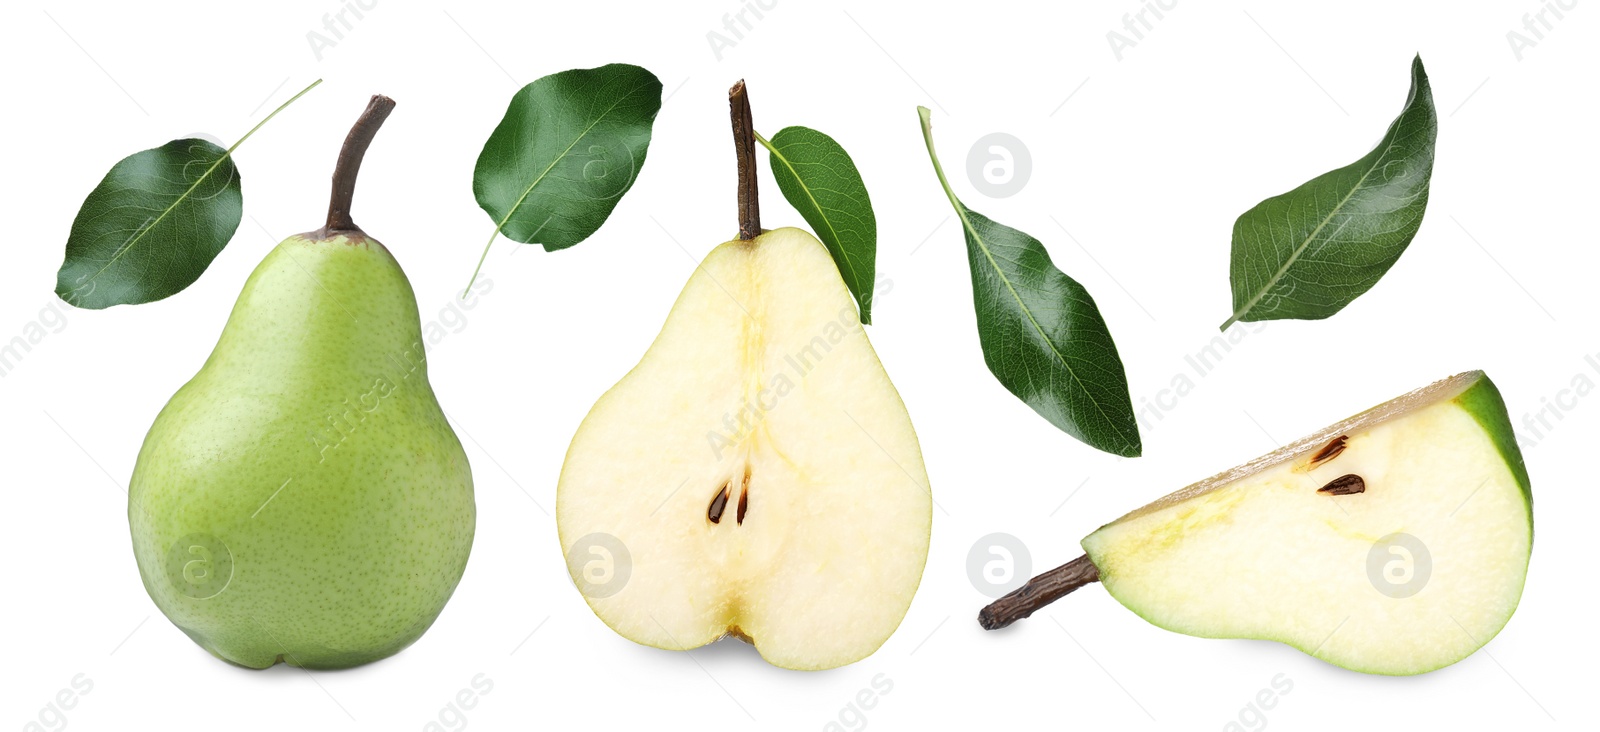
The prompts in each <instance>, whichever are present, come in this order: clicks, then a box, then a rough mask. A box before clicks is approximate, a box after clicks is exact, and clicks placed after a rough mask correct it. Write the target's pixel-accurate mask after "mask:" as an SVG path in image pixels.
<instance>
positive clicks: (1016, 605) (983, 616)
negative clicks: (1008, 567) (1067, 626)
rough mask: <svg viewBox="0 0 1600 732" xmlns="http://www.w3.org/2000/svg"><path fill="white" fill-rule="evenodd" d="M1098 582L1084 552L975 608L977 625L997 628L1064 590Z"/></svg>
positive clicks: (1094, 567)
mask: <svg viewBox="0 0 1600 732" xmlns="http://www.w3.org/2000/svg"><path fill="white" fill-rule="evenodd" d="M1099 581H1100V569H1099V568H1098V567H1096V566H1094V562H1091V561H1089V555H1087V554H1085V555H1083V556H1081V557H1078V558H1077V559H1074V560H1072V561H1070V562H1067V563H1066V564H1063V565H1061V566H1059V567H1056V568H1055V569H1052V570H1050V571H1048V572H1045V573H1044V574H1041V575H1039V576H1038V577H1034V578H1033V579H1031V580H1028V582H1027V584H1024V585H1023V586H1021V587H1018V588H1017V589H1015V590H1012V591H1011V592H1010V593H1009V594H1007V595H1006V596H1005V597H1002V598H1000V599H998V600H995V601H994V602H992V603H989V605H988V607H985V608H984V609H982V610H980V611H978V624H979V625H982V626H983V629H984V630H999V629H1000V628H1004V627H1006V626H1007V625H1010V624H1012V623H1015V622H1017V621H1018V620H1021V619H1023V618H1026V617H1028V616H1029V615H1032V614H1033V611H1035V610H1038V609H1039V608H1042V607H1044V606H1045V605H1049V604H1050V603H1052V602H1055V601H1056V600H1059V599H1061V598H1062V597H1063V596H1065V595H1066V594H1067V593H1069V592H1072V591H1073V590H1076V589H1078V588H1079V587H1082V586H1084V585H1086V584H1089V583H1091V582H1099Z"/></svg>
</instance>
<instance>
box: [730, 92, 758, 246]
mask: <svg viewBox="0 0 1600 732" xmlns="http://www.w3.org/2000/svg"><path fill="white" fill-rule="evenodd" d="M728 115H729V117H730V118H731V119H732V121H733V149H734V153H735V155H736V157H737V159H738V164H739V238H740V239H742V240H744V241H750V240H751V239H754V238H756V237H757V236H760V235H761V201H760V194H759V191H757V189H756V183H757V180H756V139H755V138H756V131H755V123H754V121H753V120H752V119H751V115H750V92H749V91H748V90H747V89H745V85H744V79H740V80H739V81H738V83H735V84H734V85H733V88H731V89H729V90H728Z"/></svg>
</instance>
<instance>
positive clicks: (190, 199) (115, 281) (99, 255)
mask: <svg viewBox="0 0 1600 732" xmlns="http://www.w3.org/2000/svg"><path fill="white" fill-rule="evenodd" d="M243 216H244V198H243V194H242V193H241V192H240V190H239V171H238V170H237V169H236V168H234V166H233V160H232V158H231V157H230V156H229V155H228V151H227V150H224V149H222V148H220V147H218V146H216V145H213V144H211V143H209V142H206V141H205V140H194V139H189V140H173V141H172V142H169V143H167V144H165V145H162V146H161V147H158V148H154V149H151V150H145V151H142V152H137V153H134V154H132V155H129V156H128V157H126V158H123V159H122V161H121V162H119V163H117V164H116V165H115V166H113V167H112V168H111V172H109V173H107V174H106V177H105V179H104V180H102V181H100V185H98V186H95V188H94V190H93V191H90V192H89V197H88V198H87V199H84V202H83V207H82V208H80V209H78V217H77V218H76V219H74V220H73V221H72V233H71V235H69V236H68V237H67V256H66V261H64V262H63V263H62V264H61V270H60V271H59V272H58V273H57V274H56V294H57V295H59V296H60V297H61V299H63V300H66V301H67V302H68V303H70V304H72V305H75V306H77V307H80V308H89V309H93V310H99V309H101V308H107V307H111V306H112V305H124V304H136V303H145V302H152V301H155V300H160V299H162V298H165V297H169V296H171V295H173V294H175V293H178V292H180V291H182V290H183V288H185V287H188V286H189V285H190V284H192V283H193V282H194V281H195V280H197V279H199V278H200V274H201V273H203V272H205V271H206V267H208V266H210V265H211V260H213V259H216V257H217V255H218V254H220V253H221V252H222V248H223V247H225V246H227V245H228V240H230V239H232V238H233V232H234V230H235V229H238V228H239V220H240V218H241V217H243Z"/></svg>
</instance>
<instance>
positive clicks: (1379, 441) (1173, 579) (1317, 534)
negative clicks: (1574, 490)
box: [1083, 371, 1533, 674]
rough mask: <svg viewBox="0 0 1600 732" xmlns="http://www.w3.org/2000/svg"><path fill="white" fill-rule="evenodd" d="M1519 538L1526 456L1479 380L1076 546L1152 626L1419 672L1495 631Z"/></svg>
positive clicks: (1222, 480) (1524, 534)
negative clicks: (1277, 644)
mask: <svg viewBox="0 0 1600 732" xmlns="http://www.w3.org/2000/svg"><path fill="white" fill-rule="evenodd" d="M1347 476H1356V478H1357V479H1358V480H1357V479H1352V478H1349V477H1347ZM1532 543H1533V513H1532V494H1531V492H1530V488H1529V483H1528V477H1527V472H1526V470H1525V468H1524V466H1523V463H1522V457H1521V453H1520V451H1519V450H1518V448H1517V445H1516V441H1515V438H1514V436H1513V434H1512V430H1511V424H1510V420H1509V419H1508V418H1507V416H1506V410H1505V405H1504V403H1503V402H1502V400H1501V397H1500V393H1499V391H1498V390H1497V389H1496V388H1495V386H1494V384H1493V383H1492V382H1490V381H1489V379H1488V377H1487V376H1485V375H1484V374H1483V373H1482V372H1476V371H1475V372H1470V373H1465V374H1460V375H1458V376H1455V377H1452V378H1450V379H1446V380H1444V381H1440V382H1438V383H1435V384H1433V385H1431V386H1428V387H1425V388H1423V389H1420V390H1418V391H1416V392H1413V393H1411V394H1408V395H1406V396H1403V397H1401V398H1399V399H1396V400H1394V401H1391V402H1388V403H1386V404H1383V405H1380V406H1379V407H1376V408H1374V409H1372V410H1369V411H1368V412H1365V413H1363V414H1361V415H1357V416H1355V417H1352V418H1350V419H1348V420H1345V421H1344V422H1340V423H1339V424H1336V425H1333V426H1331V427H1329V428H1327V429H1325V430H1323V431H1321V432H1319V433H1317V434H1315V435H1312V436H1310V437H1307V438H1305V439H1303V440H1301V441H1299V442H1296V443H1294V444H1292V445H1288V446H1286V447H1284V448H1283V449H1281V450H1278V451H1277V452H1274V453H1272V454H1270V455H1267V456H1265V457H1262V458H1259V459H1257V460H1255V461H1253V462H1251V463H1248V464H1246V465H1243V466H1240V467H1238V468H1235V469H1233V470H1230V471H1228V472H1225V473H1222V474H1220V475H1217V476H1215V477H1212V478H1210V479H1208V480H1205V481H1202V482H1200V483H1196V484H1195V485H1192V486H1189V487H1188V488H1185V489H1183V490H1180V491H1178V492H1176V493H1174V494H1172V495H1170V496H1167V497H1166V498H1163V499H1161V500H1159V501H1157V502H1155V503H1153V504H1150V505H1149V506H1146V507H1144V508H1141V509H1139V510H1137V511H1134V512H1133V513H1130V514H1128V515H1127V516H1124V517H1122V518H1120V519H1118V520H1116V521H1114V522H1112V523H1110V524H1108V525H1106V526H1104V527H1102V528H1101V529H1100V530H1098V531H1096V532H1094V533H1093V534H1091V535H1089V536H1088V537H1087V538H1086V539H1084V541H1083V547H1084V549H1085V550H1086V551H1087V553H1088V556H1089V558H1090V559H1091V560H1092V561H1093V563H1094V566H1095V567H1096V568H1098V570H1099V580H1100V582H1101V583H1103V584H1104V585H1105V587H1106V590H1107V591H1109V592H1110V593H1111V594H1112V596H1113V597H1116V598H1117V600H1118V601H1119V602H1121V603H1122V604H1123V605H1125V606H1127V607H1128V608H1129V609H1131V610H1133V611H1134V612H1136V613H1138V614H1139V615H1140V616H1142V617H1143V618H1145V619H1146V620H1148V621H1150V622H1151V623H1154V624H1155V625H1158V626H1161V627H1163V628H1167V629H1169V630H1174V631H1177V632H1180V633H1185V634H1188V635H1194V636H1202V637H1208V638H1257V639H1268V640H1275V641H1280V642H1283V643H1286V644H1288V645H1290V646H1293V647H1295V648H1297V649H1299V650H1301V651H1304V652H1306V653H1308V654H1311V655H1312V656H1315V657H1317V658H1320V659H1322V660H1325V661H1328V662H1329V663H1333V664H1336V665H1339V666H1343V667H1345V668H1350V669H1354V670H1357V671H1364V672H1368V673H1378V674H1416V673H1422V672H1426V671H1430V670H1433V669H1437V668H1440V667H1443V666H1447V665H1450V664H1452V663H1455V662H1456V661H1459V660H1461V659H1463V658H1465V657H1467V656H1468V655H1470V654H1471V653H1472V652H1473V651H1475V650H1477V649H1478V648H1479V647H1481V646H1482V645H1483V644H1485V643H1487V642H1488V641H1489V639H1491V638H1493V637H1494V636H1495V634H1496V633H1498V632H1499V631H1500V629H1501V628H1502V627H1504V625H1505V624H1506V622H1507V621H1508V620H1509V619H1510V617H1511V614H1512V612H1513V611H1514V610H1515V609H1516V607H1517V602H1518V600H1519V599H1520V598H1521V595H1522V587H1523V580H1524V577H1525V576H1526V573H1527V567H1528V558H1529V554H1530V552H1531V549H1532Z"/></svg>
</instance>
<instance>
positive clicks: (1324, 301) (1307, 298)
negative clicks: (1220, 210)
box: [1222, 56, 1439, 330]
mask: <svg viewBox="0 0 1600 732" xmlns="http://www.w3.org/2000/svg"><path fill="white" fill-rule="evenodd" d="M1438 129H1439V124H1438V116H1437V115H1436V114H1435V113H1434V109H1433V93H1432V91H1431V90H1430V89H1429V87H1428V75H1427V73H1426V72H1425V71H1423V69H1422V57H1421V56H1418V57H1417V58H1416V59H1415V60H1413V61H1412V63H1411V93H1410V94H1409V95H1408V96H1407V97H1406V104H1405V108H1404V109H1402V110H1401V111H1400V116H1399V117H1396V118H1395V120H1394V122H1393V123H1392V124H1390V125H1389V130H1388V132H1386V133H1385V134H1384V136H1383V140H1382V141H1381V142H1379V143H1378V146H1377V147H1376V148H1374V149H1373V150H1372V152H1370V153H1367V155H1366V156H1365V157H1363V158H1361V159H1360V160H1357V161H1356V162H1354V163H1352V164H1350V165H1347V166H1345V167H1343V168H1339V169H1338V170H1334V171H1332V172H1329V173H1324V174H1322V175H1319V176H1317V177H1315V178H1312V179H1311V180H1310V181H1307V182H1306V183H1305V184H1304V185H1301V186H1300V187H1299V188H1296V189H1294V190H1292V191H1289V192H1288V193H1285V194H1283V195H1280V196H1274V197H1272V198H1268V199H1267V200H1265V201H1262V202H1261V203H1258V204H1256V206H1255V208H1252V209H1250V210H1249V211H1246V212H1244V215H1242V216H1240V217H1239V220H1238V221H1236V222H1234V225H1233V264H1232V267H1231V278H1230V279H1231V281H1232V284H1233V316H1232V317H1230V318H1228V320H1227V322H1225V323H1223V324H1222V329H1223V330H1227V329H1228V326H1230V325H1233V324H1234V323H1235V322H1240V321H1256V320H1278V319H1284V318H1295V319H1301V320H1318V319H1321V318H1326V317H1328V316H1330V315H1333V314H1334V313H1337V312H1339V310H1341V309H1342V308H1344V306H1346V305H1349V304H1350V302H1351V301H1353V300H1355V299H1356V298H1357V297H1359V296H1360V295H1361V293H1364V292H1366V291H1367V290H1369V289H1371V288H1372V286H1373V285H1375V284H1377V282H1378V279H1379V278H1380V277H1382V276H1383V274H1384V273H1385V272H1388V271H1389V267H1390V266H1392V265H1393V264H1394V263H1395V261H1396V260H1398V259H1399V258H1400V254H1401V253H1402V252H1404V251H1405V250H1406V246H1407V245H1409V244H1410V243H1411V239H1412V237H1414V236H1416V234H1417V227H1419V226H1421V225H1422V214H1423V211H1424V209H1426V208H1427V206H1428V183H1429V181H1430V180H1431V179H1432V177H1433V143H1434V138H1435V136H1436V135H1437V133H1438Z"/></svg>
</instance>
